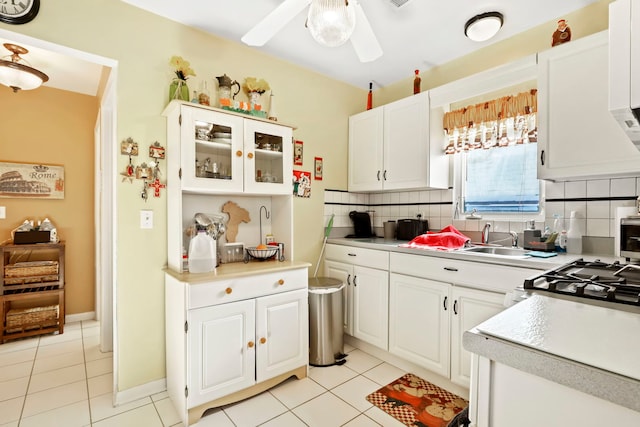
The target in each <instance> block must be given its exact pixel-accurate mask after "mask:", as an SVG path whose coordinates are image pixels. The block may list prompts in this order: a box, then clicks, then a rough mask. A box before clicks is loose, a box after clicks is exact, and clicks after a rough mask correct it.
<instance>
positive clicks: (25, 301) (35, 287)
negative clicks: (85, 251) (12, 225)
mask: <svg viewBox="0 0 640 427" xmlns="http://www.w3.org/2000/svg"><path fill="white" fill-rule="evenodd" d="M44 251H51V252H55V254H56V257H55V259H52V261H57V262H58V271H57V273H56V274H49V273H47V274H41V275H38V274H35V275H29V276H24V277H20V278H19V279H18V278H16V277H11V278H9V277H5V266H10V265H13V263H10V261H11V255H12V254H15V253H19V252H27V253H29V257H31V255H33V254H34V253H36V252H44ZM64 253H65V246H64V242H60V243H36V244H26V245H13V244H8V245H0V319H2V325H1V328H0V344H4V343H5V342H6V341H9V340H12V339H17V338H24V337H29V336H34V335H42V334H47V333H52V332H58V333H59V334H62V333H63V332H64V315H65V308H64ZM7 279H10V280H7ZM11 282H17V283H11ZM52 300H57V305H58V315H57V319H55V320H51V319H47V320H45V321H43V322H38V321H36V322H26V323H24V324H21V325H19V326H15V325H14V326H12V327H8V322H7V314H8V313H9V311H10V310H11V309H12V307H13V305H14V304H17V305H18V306H19V307H30V308H33V307H42V306H44V305H46V302H47V301H52Z"/></svg>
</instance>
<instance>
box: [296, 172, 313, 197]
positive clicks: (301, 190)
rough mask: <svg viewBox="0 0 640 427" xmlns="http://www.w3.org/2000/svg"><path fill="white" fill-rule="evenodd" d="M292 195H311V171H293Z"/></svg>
mask: <svg viewBox="0 0 640 427" xmlns="http://www.w3.org/2000/svg"><path fill="white" fill-rule="evenodd" d="M293 195H294V196H296V197H305V198H309V197H311V172H305V171H296V170H294V171H293Z"/></svg>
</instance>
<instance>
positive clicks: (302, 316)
mask: <svg viewBox="0 0 640 427" xmlns="http://www.w3.org/2000/svg"><path fill="white" fill-rule="evenodd" d="M307 274H308V273H307V268H303V269H296V270H291V271H278V272H273V273H266V274H256V275H250V276H246V277H233V278H230V279H223V280H216V281H211V282H200V283H189V282H185V281H183V280H180V278H182V277H186V276H188V275H179V276H180V278H177V277H175V275H173V274H170V273H168V274H167V275H166V280H165V282H166V283H165V286H166V331H167V338H166V340H167V342H166V348H167V352H166V358H167V391H168V392H169V396H170V397H171V400H172V402H173V404H174V406H175V407H176V409H177V411H178V413H179V414H180V417H181V420H182V421H183V424H184V425H191V424H193V423H195V422H197V421H198V419H199V418H200V417H201V416H202V414H203V413H204V412H205V411H206V410H207V409H209V408H214V407H218V406H222V405H226V404H229V403H233V402H237V401H239V400H242V399H246V398H248V397H251V396H253V395H255V394H257V393H260V392H263V391H264V390H267V389H268V388H270V387H272V386H274V385H276V384H278V383H280V382H282V381H284V380H285V379H287V378H289V377H290V376H292V375H295V376H297V377H298V378H303V377H305V376H306V375H307V365H308V360H309V314H308V290H307Z"/></svg>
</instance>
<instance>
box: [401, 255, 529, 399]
mask: <svg viewBox="0 0 640 427" xmlns="http://www.w3.org/2000/svg"><path fill="white" fill-rule="evenodd" d="M389 264H390V271H391V273H390V298H389V352H391V353H393V354H396V355H398V356H400V357H402V358H404V359H407V360H409V361H412V362H414V363H417V364H419V365H421V366H424V367H426V368H427V369H429V370H432V371H434V372H436V373H438V374H440V375H442V376H444V377H448V378H450V379H451V381H452V382H454V383H456V384H458V385H461V386H463V387H467V388H468V387H469V380H470V366H471V363H470V360H471V355H470V353H469V352H467V351H466V350H464V349H463V347H462V335H463V333H464V332H465V331H466V330H468V329H471V328H472V327H474V326H476V325H478V324H479V323H482V322H483V321H485V320H487V319H489V318H490V317H492V316H494V315H495V314H497V313H499V312H500V311H502V310H503V309H504V305H503V303H504V297H505V293H506V292H508V291H510V290H512V289H513V288H515V287H516V286H517V285H518V284H521V283H523V281H524V279H525V278H527V277H529V276H531V275H532V274H534V273H535V270H529V269H524V268H515V267H506V266H499V265H496V266H492V265H489V264H480V263H474V262H467V261H459V260H450V259H443V258H436V257H428V256H422V255H408V254H399V253H391V255H390V261H389Z"/></svg>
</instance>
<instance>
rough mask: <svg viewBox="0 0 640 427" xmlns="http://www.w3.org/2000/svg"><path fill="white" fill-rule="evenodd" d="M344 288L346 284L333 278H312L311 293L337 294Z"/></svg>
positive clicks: (310, 283) (310, 281) (310, 282)
mask: <svg viewBox="0 0 640 427" xmlns="http://www.w3.org/2000/svg"><path fill="white" fill-rule="evenodd" d="M342 288H344V282H343V281H342V280H340V279H334V278H333V277H310V278H309V292H314V293H315V292H317V293H325V292H337V291H339V290H341V289H342Z"/></svg>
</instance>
